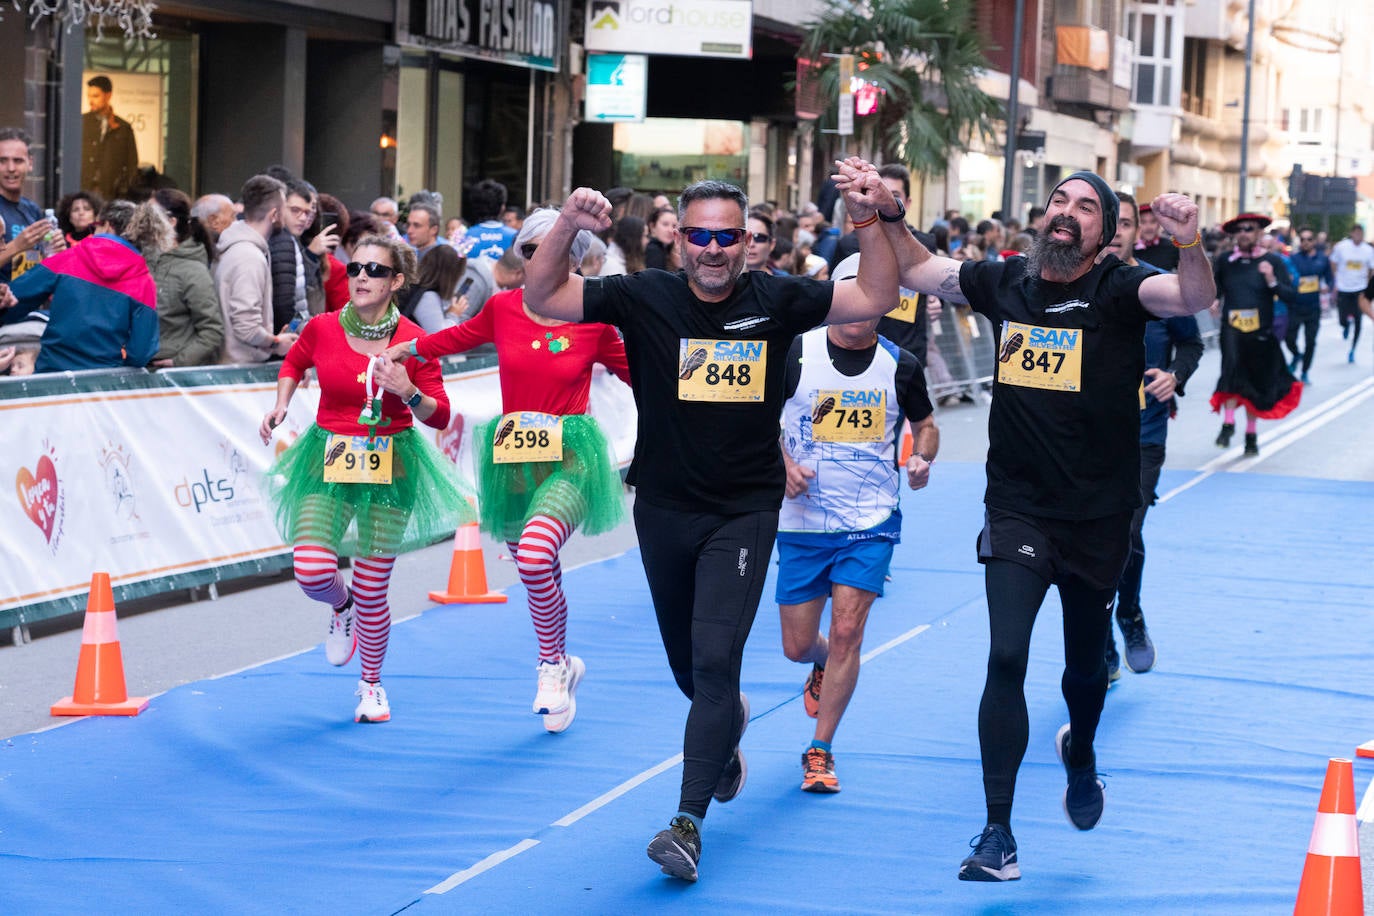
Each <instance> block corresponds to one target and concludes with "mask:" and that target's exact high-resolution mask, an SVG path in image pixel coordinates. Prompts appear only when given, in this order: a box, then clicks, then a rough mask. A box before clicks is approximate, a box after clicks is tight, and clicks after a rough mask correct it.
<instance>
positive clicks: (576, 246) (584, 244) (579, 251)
mask: <svg viewBox="0 0 1374 916" xmlns="http://www.w3.org/2000/svg"><path fill="white" fill-rule="evenodd" d="M558 213H559V211H558V210H555V209H553V208H552V207H540V208H539V209H538V210H535V211H534V212H532V213H531V214H530V215H529V216H527V217H525V223H524V225H522V226H521V227H520V232H519V233H518V234H517V235H516V236H515V241H514V242H511V247H512V248H514V249H515V250H516V251H517V252H518V251H519V250H520V247H521V246H522V245H525V244H528V243H529V242H533V241H534V240H535V239H541V238H543V237H544V236H546V235H548V234H549V230H550V229H552V228H553V224H554V223H556V222H558ZM595 238H596V236H594V235H592V234H591V233H590V232H588V231H587V230H586V229H579V230H577V235H575V236H573V243H572V251H571V252H569V257H570V258H571V259H572V264H573V267H577V266H578V265H579V264H581V263H582V259H583V258H584V257H586V256H587V249H589V248H591V247H592V240H593V239H595Z"/></svg>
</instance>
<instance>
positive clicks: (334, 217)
mask: <svg viewBox="0 0 1374 916" xmlns="http://www.w3.org/2000/svg"><path fill="white" fill-rule="evenodd" d="M338 224H339V214H337V213H321V214H320V231H321V232H323V231H324V230H326V229H329V228H332V227H334V226H337V225H338Z"/></svg>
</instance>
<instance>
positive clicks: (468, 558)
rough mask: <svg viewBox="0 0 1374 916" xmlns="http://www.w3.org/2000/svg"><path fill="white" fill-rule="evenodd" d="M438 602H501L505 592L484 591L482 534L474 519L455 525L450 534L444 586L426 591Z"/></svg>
mask: <svg viewBox="0 0 1374 916" xmlns="http://www.w3.org/2000/svg"><path fill="white" fill-rule="evenodd" d="M429 600H430V601H437V602H439V603H440V604H504V603H505V602H506V596H505V595H503V594H501V593H500V592H489V591H487V567H486V564H485V563H484V562H483V560H482V536H481V534H480V533H479V532H478V529H477V523H476V522H469V523H467V524H466V525H461V526H459V528H458V533H457V534H455V535H454V537H453V561H452V562H451V563H450V564H449V567H448V590H447V591H442V592H430V593H429Z"/></svg>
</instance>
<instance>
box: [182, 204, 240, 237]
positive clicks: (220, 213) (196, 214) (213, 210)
mask: <svg viewBox="0 0 1374 916" xmlns="http://www.w3.org/2000/svg"><path fill="white" fill-rule="evenodd" d="M191 216H192V217H193V218H195V219H197V220H199V221H200V224H201V225H202V226H204V227H205V228H206V229H209V230H210V231H211V232H212V233H213V234H214V235H216V236H218V235H219V234H220V233H221V232H223V231H224V230H225V229H228V228H229V227H230V226H231V225H233V223H234V218H235V216H237V211H236V210H235V208H234V202H233V201H232V200H230V199H229V198H228V197H226V196H225V195H223V194H206V195H205V196H204V197H202V198H200V199H199V200H197V201H196V202H195V204H194V205H192V207H191Z"/></svg>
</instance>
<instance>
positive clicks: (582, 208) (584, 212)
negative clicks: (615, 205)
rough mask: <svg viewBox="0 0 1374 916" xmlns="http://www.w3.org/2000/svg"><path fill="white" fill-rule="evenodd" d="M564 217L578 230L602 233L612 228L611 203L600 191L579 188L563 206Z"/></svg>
mask: <svg viewBox="0 0 1374 916" xmlns="http://www.w3.org/2000/svg"><path fill="white" fill-rule="evenodd" d="M562 215H563V217H564V218H566V219H567V220H569V221H570V222H571V223H572V224H573V225H574V226H576V227H577V228H578V229H587V230H589V231H591V232H600V231H601V230H603V229H608V228H610V225H611V202H610V201H609V200H607V199H606V198H605V197H604V196H603V195H602V194H601V192H600V191H596V190H593V189H592V188H578V189H577V190H576V191H573V192H572V194H571V195H569V197H568V199H567V201H566V202H565V203H564V204H563V211H562Z"/></svg>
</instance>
